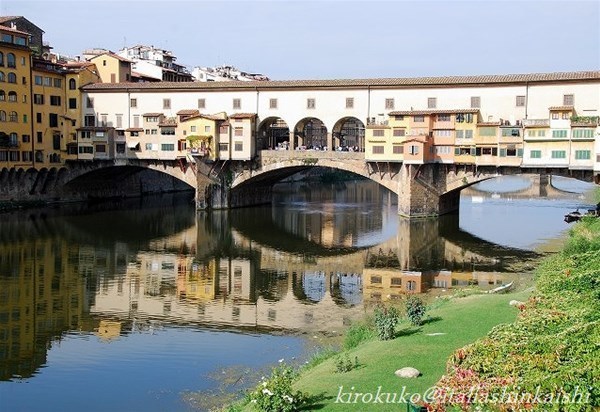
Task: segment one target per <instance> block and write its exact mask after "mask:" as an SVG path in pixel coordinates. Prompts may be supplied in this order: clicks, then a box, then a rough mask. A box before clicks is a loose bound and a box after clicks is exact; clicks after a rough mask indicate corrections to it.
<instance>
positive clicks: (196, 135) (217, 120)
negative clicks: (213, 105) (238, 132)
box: [177, 113, 229, 160]
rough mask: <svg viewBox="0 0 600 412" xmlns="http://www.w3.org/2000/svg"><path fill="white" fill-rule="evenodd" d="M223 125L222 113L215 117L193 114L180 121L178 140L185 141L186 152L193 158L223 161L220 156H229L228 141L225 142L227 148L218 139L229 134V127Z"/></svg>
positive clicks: (223, 115) (223, 117)
mask: <svg viewBox="0 0 600 412" xmlns="http://www.w3.org/2000/svg"><path fill="white" fill-rule="evenodd" d="M224 123H225V114H224V113H223V114H217V115H206V114H194V115H191V116H186V117H184V118H182V120H180V123H179V125H178V133H177V134H178V136H179V137H180V139H185V145H186V146H185V147H186V150H187V149H189V152H190V153H191V154H192V155H193V156H200V157H202V158H203V159H205V160H219V159H223V157H221V154H223V155H224V156H229V144H228V141H229V140H227V143H226V145H227V146H224V145H222V143H220V138H223V139H225V138H226V136H228V133H229V126H228V125H226V124H225V125H224ZM222 125H223V128H222V127H221V126H222ZM225 128H227V130H225ZM228 158H229V157H225V159H228Z"/></svg>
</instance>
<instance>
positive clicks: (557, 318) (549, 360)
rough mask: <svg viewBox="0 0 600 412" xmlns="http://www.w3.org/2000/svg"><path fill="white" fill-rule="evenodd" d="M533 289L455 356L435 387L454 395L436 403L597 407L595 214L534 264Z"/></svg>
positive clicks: (599, 231)
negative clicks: (511, 317) (514, 311)
mask: <svg viewBox="0 0 600 412" xmlns="http://www.w3.org/2000/svg"><path fill="white" fill-rule="evenodd" d="M536 289H537V290H536V292H535V293H534V294H533V295H532V296H531V297H530V298H529V300H528V301H527V302H525V303H524V304H523V305H520V310H521V313H520V314H519V317H518V318H517V320H516V322H514V323H512V324H504V325H499V326H497V327H495V328H494V329H493V330H492V331H491V332H490V333H489V334H488V336H487V337H485V338H483V339H480V340H479V341H477V342H475V343H473V344H471V345H468V346H465V347H463V348H462V349H459V350H457V351H456V352H455V353H454V354H453V356H452V357H451V359H450V361H449V362H448V365H447V375H445V376H444V377H443V378H442V379H441V380H440V382H438V386H440V387H441V388H445V391H444V392H440V393H439V395H448V394H449V393H451V391H452V392H454V396H452V397H449V398H446V399H441V400H438V402H437V405H436V406H437V407H440V408H443V407H444V406H446V405H456V406H461V407H464V408H466V407H472V408H474V407H476V406H481V407H483V408H485V409H486V410H489V409H493V408H497V409H502V410H503V408H507V407H510V408H511V410H521V409H528V410H539V411H548V410H555V411H558V410H560V411H591V410H595V409H596V408H598V407H600V356H599V351H598V348H599V345H600V220H598V219H593V218H586V219H583V220H582V221H581V222H580V223H579V224H577V225H576V226H575V227H574V228H573V229H572V230H571V233H570V238H569V240H568V241H567V244H566V245H565V248H564V250H563V252H562V253H560V254H557V255H555V256H552V257H550V258H548V259H546V260H545V261H544V262H543V263H542V264H541V265H540V267H539V268H538V270H537V286H536ZM461 395H462V396H461ZM486 399H487V402H486ZM493 400H496V403H495V404H493V403H492V402H491V401H493Z"/></svg>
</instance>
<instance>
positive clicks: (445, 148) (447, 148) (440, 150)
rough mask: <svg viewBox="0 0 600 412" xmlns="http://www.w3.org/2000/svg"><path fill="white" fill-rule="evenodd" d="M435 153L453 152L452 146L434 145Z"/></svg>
mask: <svg viewBox="0 0 600 412" xmlns="http://www.w3.org/2000/svg"><path fill="white" fill-rule="evenodd" d="M434 153H435V154H437V155H442V154H450V153H452V147H451V146H434Z"/></svg>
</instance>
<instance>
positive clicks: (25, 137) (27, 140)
mask: <svg viewBox="0 0 600 412" xmlns="http://www.w3.org/2000/svg"><path fill="white" fill-rule="evenodd" d="M22 138H23V143H29V142H31V136H29V135H28V134H24V135H23V136H22Z"/></svg>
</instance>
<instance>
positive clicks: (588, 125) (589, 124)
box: [571, 122, 596, 127]
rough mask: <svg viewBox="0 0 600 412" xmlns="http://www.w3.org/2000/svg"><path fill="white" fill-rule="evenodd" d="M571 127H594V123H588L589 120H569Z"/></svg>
mask: <svg viewBox="0 0 600 412" xmlns="http://www.w3.org/2000/svg"><path fill="white" fill-rule="evenodd" d="M571 127H596V123H590V122H571Z"/></svg>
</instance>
